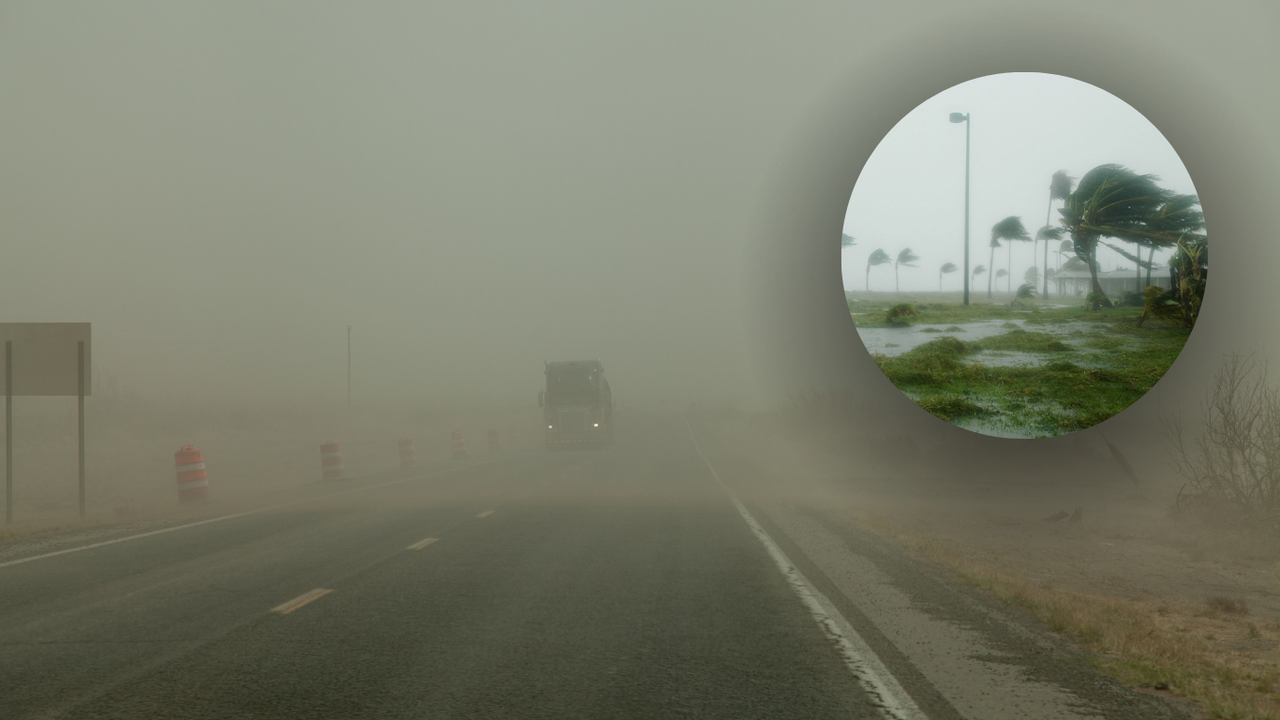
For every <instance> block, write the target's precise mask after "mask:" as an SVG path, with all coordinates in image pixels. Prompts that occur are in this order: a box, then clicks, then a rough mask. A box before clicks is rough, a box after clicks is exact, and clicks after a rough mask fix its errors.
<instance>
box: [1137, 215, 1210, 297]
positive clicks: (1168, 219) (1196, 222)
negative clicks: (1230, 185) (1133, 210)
mask: <svg viewBox="0 0 1280 720" xmlns="http://www.w3.org/2000/svg"><path fill="white" fill-rule="evenodd" d="M1199 204H1200V198H1198V197H1196V196H1195V195H1174V196H1173V197H1171V198H1169V202H1167V203H1165V204H1164V205H1163V206H1161V208H1160V209H1159V210H1158V211H1156V214H1155V215H1153V216H1152V217H1151V219H1150V225H1151V227H1152V228H1153V229H1155V230H1159V231H1162V232H1164V233H1165V239H1166V240H1168V239H1172V242H1171V243H1169V244H1168V245H1164V244H1162V245H1161V247H1174V246H1176V245H1177V244H1178V241H1179V240H1181V239H1184V238H1185V239H1186V240H1187V241H1188V242H1193V243H1194V242H1200V241H1204V240H1206V238H1205V236H1204V235H1203V234H1202V233H1200V232H1198V231H1200V230H1204V213H1203V212H1201V211H1199V210H1197V209H1196V206H1197V205H1199ZM1155 254H1156V245H1155V243H1152V244H1151V254H1150V256H1149V257H1148V258H1147V285H1150V284H1151V261H1152V260H1153V259H1154V258H1155Z"/></svg>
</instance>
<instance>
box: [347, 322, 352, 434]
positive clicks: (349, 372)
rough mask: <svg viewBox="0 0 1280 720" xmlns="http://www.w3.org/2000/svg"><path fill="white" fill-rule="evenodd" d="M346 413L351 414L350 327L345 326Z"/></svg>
mask: <svg viewBox="0 0 1280 720" xmlns="http://www.w3.org/2000/svg"><path fill="white" fill-rule="evenodd" d="M347 412H348V413H350V412H351V326H350V325H348V326H347Z"/></svg>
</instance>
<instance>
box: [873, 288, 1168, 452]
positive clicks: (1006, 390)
mask: <svg viewBox="0 0 1280 720" xmlns="http://www.w3.org/2000/svg"><path fill="white" fill-rule="evenodd" d="M850 305H851V307H858V308H859V310H860V311H861V312H862V314H860V315H856V316H855V320H856V321H857V322H856V324H857V325H858V326H859V327H892V326H893V325H891V324H890V322H889V320H888V318H887V313H888V312H889V310H890V307H886V306H889V303H888V302H887V301H885V302H875V301H852V302H851V303H850ZM898 305H902V306H906V307H912V305H909V304H902V303H899V304H898ZM877 306H879V307H877ZM914 308H915V309H916V312H917V313H918V314H919V316H918V317H916V318H910V319H912V320H914V321H916V322H917V323H918V324H929V325H933V326H934V327H929V328H925V329H924V330H921V332H926V331H927V332H932V333H936V334H938V335H939V336H938V337H936V338H935V339H933V340H930V341H928V342H925V343H924V344H922V345H918V346H916V347H915V348H913V349H911V350H909V351H907V352H905V353H903V354H901V355H897V356H893V357H890V356H885V355H876V356H875V360H876V364H877V365H878V366H879V367H880V369H881V370H882V371H884V373H885V375H886V376H887V377H888V378H889V380H890V381H891V382H893V384H894V385H895V386H897V387H898V389H900V390H902V391H903V392H904V393H906V394H907V395H908V396H909V397H911V398H912V399H913V400H915V401H916V402H917V403H918V404H919V405H920V406H921V407H922V408H924V409H925V410H927V411H929V412H930V413H933V414H934V415H936V416H938V417H940V418H942V419H944V420H947V421H950V422H957V424H960V425H962V426H971V425H975V424H976V426H977V427H975V429H979V428H981V429H982V431H984V432H991V433H992V434H999V435H1016V436H1027V437H1047V436H1052V435H1061V434H1064V433H1068V432H1073V431H1075V430H1081V429H1084V428H1087V427H1091V426H1093V425H1096V424H1098V423H1100V422H1102V421H1103V420H1106V419H1107V418H1110V417H1111V416H1113V415H1115V414H1116V413H1118V412H1120V411H1121V410H1123V409H1125V408H1126V407H1128V406H1129V405H1131V404H1133V402H1134V401H1136V400H1137V399H1138V398H1140V397H1142V395H1143V394H1145V393H1146V392H1147V391H1148V390H1150V389H1151V387H1152V386H1153V385H1154V384H1155V383H1156V382H1157V381H1158V380H1159V379H1160V378H1161V376H1163V375H1164V373H1165V371H1166V370H1168V369H1169V366H1170V365H1172V364H1173V361H1174V360H1175V359H1176V358H1177V357H1178V353H1179V352H1180V351H1181V350H1182V346H1183V344H1184V343H1185V342H1186V339H1187V336H1188V334H1189V331H1188V330H1186V329H1185V328H1182V327H1179V326H1176V325H1174V324H1172V323H1148V324H1146V325H1145V326H1141V327H1140V326H1138V324H1137V323H1138V319H1139V317H1140V315H1141V312H1142V311H1141V309H1140V308H1133V307H1113V308H1108V309H1102V310H1087V309H1086V308H1084V307H1082V306H1080V305H1076V306H1073V307H1062V308H1054V307H1047V306H1044V305H1041V304H1037V303H1034V302H1033V303H1029V304H1028V309H1027V310H1022V311H1020V312H1019V311H1018V310H1016V309H1011V308H1009V307H1008V305H1004V304H997V303H991V304H972V305H970V306H969V307H967V308H966V307H964V306H963V305H961V304H959V303H915V304H914ZM1006 318H1008V319H1011V320H1012V319H1021V320H1023V321H1024V323H1023V325H1022V326H1021V327H1020V326H1018V325H1016V324H1014V323H1012V322H1004V323H1001V330H1002V331H1003V332H1001V333H1000V334H997V335H992V336H989V337H984V338H982V339H980V340H976V341H965V340H961V339H959V338H957V337H953V336H952V335H950V334H943V333H951V332H957V331H962V329H961V328H960V327H959V326H958V325H951V326H949V327H947V328H946V330H939V329H938V327H939V326H942V325H943V324H944V323H947V322H955V323H963V322H971V323H972V322H980V321H993V320H994V321H999V320H1002V319H1006ZM1070 324H1074V327H1072V326H1070ZM1062 325H1069V326H1068V327H1065V328H1062V329H1061V330H1059V331H1058V332H1056V333H1053V332H1045V331H1042V330H1039V329H1037V328H1046V329H1047V328H1053V327H1060V326H1062ZM899 326H900V325H899ZM988 327H989V325H988ZM1063 330H1070V331H1071V332H1068V333H1066V334H1064V333H1063ZM1064 340H1065V341H1064ZM991 353H994V354H996V357H1001V356H1007V355H1010V354H1013V355H1027V356H1030V360H1031V362H1032V363H1033V364H1032V365H1031V366H1018V367H1002V366H995V365H988V364H984V362H983V359H984V357H990V355H989V354H991ZM984 354H985V355H984Z"/></svg>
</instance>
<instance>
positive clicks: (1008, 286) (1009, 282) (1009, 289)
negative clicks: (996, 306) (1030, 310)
mask: <svg viewBox="0 0 1280 720" xmlns="http://www.w3.org/2000/svg"><path fill="white" fill-rule="evenodd" d="M1006 265H1008V270H1009V279H1008V280H1005V281H1004V289H1005V292H1013V241H1012V240H1010V241H1009V261H1008V262H1007V263H1006Z"/></svg>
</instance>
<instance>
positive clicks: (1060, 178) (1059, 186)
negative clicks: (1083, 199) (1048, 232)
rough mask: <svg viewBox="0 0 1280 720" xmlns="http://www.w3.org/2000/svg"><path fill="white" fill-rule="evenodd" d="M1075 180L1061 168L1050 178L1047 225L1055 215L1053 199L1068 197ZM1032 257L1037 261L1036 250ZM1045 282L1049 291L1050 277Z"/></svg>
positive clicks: (1046, 261)
mask: <svg viewBox="0 0 1280 720" xmlns="http://www.w3.org/2000/svg"><path fill="white" fill-rule="evenodd" d="M1075 180H1076V179H1075V178H1073V177H1071V176H1070V175H1068V174H1067V171H1066V170H1059V171H1058V172H1056V173H1054V174H1053V177H1051V178H1049V207H1048V208H1046V209H1045V212H1044V224H1045V227H1049V218H1050V217H1051V216H1052V215H1053V201H1054V200H1064V201H1065V200H1066V199H1067V197H1069V196H1070V195H1071V184H1072V183H1073V182H1075ZM1054 229H1055V230H1059V233H1061V230H1060V229H1059V228H1054ZM1036 236H1037V237H1039V236H1040V235H1039V233H1037V234H1036ZM1053 239H1054V240H1058V239H1061V238H1060V237H1055V238H1053ZM1031 258H1032V262H1035V253H1034V252H1032V254H1031ZM1044 269H1045V270H1046V271H1047V270H1048V269H1049V243H1048V241H1047V240H1046V241H1045V244H1044ZM1044 282H1045V285H1044V292H1045V293H1047V292H1049V279H1048V277H1046V278H1045V281H1044ZM1042 294H1043V293H1042Z"/></svg>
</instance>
